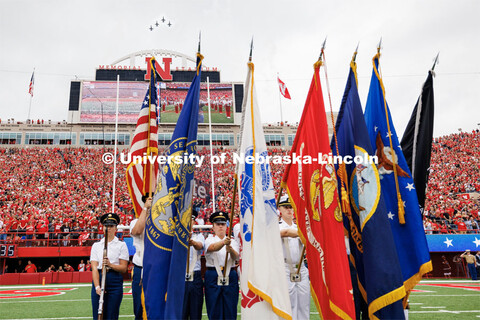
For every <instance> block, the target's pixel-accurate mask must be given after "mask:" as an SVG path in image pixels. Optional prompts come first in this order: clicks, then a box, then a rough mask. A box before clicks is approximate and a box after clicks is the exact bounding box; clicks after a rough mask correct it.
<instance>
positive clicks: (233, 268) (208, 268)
mask: <svg viewBox="0 0 480 320" xmlns="http://www.w3.org/2000/svg"><path fill="white" fill-rule="evenodd" d="M207 270H217V269H215V267H207ZM220 270H222V271H223V267H220ZM232 270H237V266H235V267H232V268H231V269H230V271H232Z"/></svg>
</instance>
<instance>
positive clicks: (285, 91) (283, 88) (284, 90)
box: [277, 77, 292, 99]
mask: <svg viewBox="0 0 480 320" xmlns="http://www.w3.org/2000/svg"><path fill="white" fill-rule="evenodd" d="M277 80H278V88H279V89H280V93H281V94H282V96H284V97H285V99H292V98H291V97H290V93H289V92H288V89H287V86H286V85H285V83H283V81H282V80H280V78H279V77H277Z"/></svg>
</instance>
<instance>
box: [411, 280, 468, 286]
mask: <svg viewBox="0 0 480 320" xmlns="http://www.w3.org/2000/svg"><path fill="white" fill-rule="evenodd" d="M467 282H470V283H475V281H472V280H422V281H420V283H419V285H421V284H422V283H467Z"/></svg>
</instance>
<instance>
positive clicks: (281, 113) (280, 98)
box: [277, 72, 283, 126]
mask: <svg viewBox="0 0 480 320" xmlns="http://www.w3.org/2000/svg"><path fill="white" fill-rule="evenodd" d="M278 79H280V77H279V75H278V72H277V85H278V84H279V83H278ZM278 100H279V101H280V125H281V126H283V111H282V95H281V93H280V90H278Z"/></svg>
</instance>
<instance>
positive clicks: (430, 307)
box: [420, 307, 446, 309]
mask: <svg viewBox="0 0 480 320" xmlns="http://www.w3.org/2000/svg"><path fill="white" fill-rule="evenodd" d="M420 308H422V309H438V308H446V307H420Z"/></svg>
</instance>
